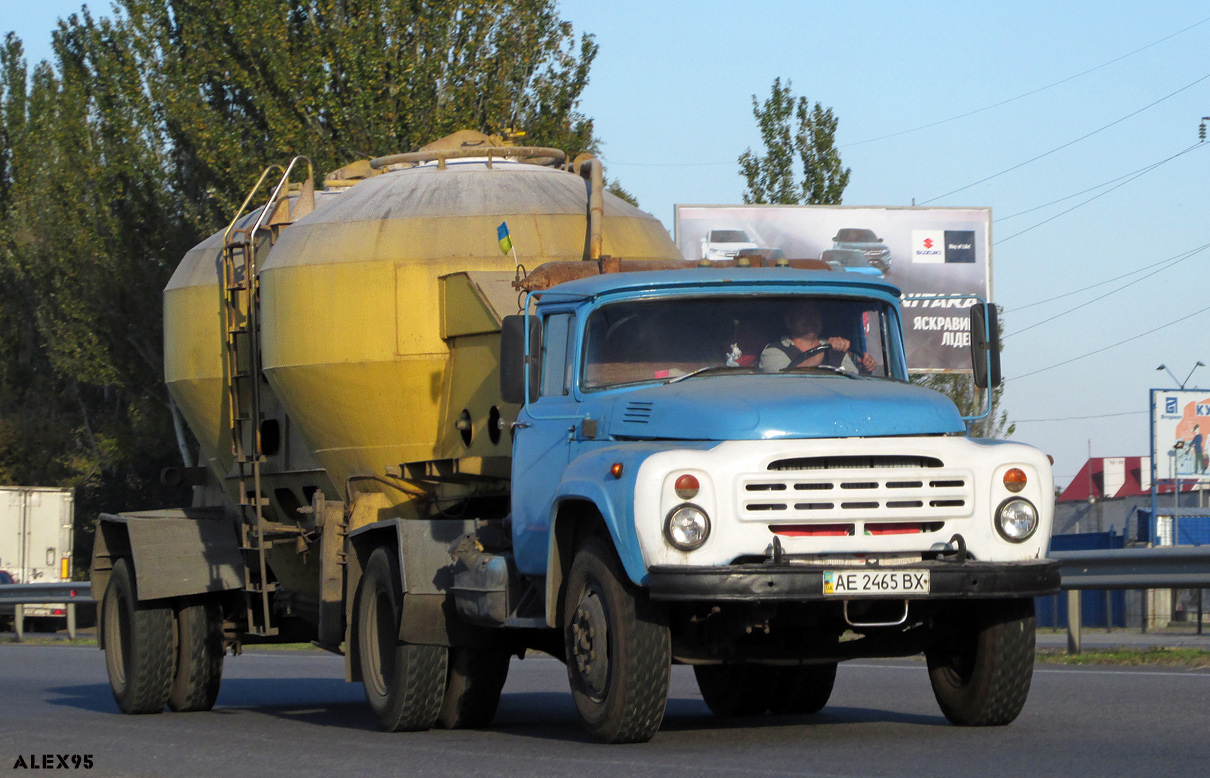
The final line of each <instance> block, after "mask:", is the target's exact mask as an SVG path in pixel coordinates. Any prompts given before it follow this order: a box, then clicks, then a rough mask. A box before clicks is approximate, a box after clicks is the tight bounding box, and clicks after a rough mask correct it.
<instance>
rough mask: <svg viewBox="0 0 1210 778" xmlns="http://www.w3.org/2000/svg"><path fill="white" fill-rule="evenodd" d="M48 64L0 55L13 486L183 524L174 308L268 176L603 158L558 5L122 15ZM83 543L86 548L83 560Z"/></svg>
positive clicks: (0, 332) (1, 239)
mask: <svg viewBox="0 0 1210 778" xmlns="http://www.w3.org/2000/svg"><path fill="white" fill-rule="evenodd" d="M118 6H119V7H118V10H119V12H120V13H119V14H118V15H117V16H115V17H114V18H100V19H94V18H93V17H92V16H91V15H90V14H89V13H88V12H87V11H86V10H85V11H82V12H81V14H79V15H76V16H72V17H69V18H68V19H67V20H66V21H63V22H60V24H59V27H58V29H57V30H56V32H55V33H54V41H53V52H54V54H53V59H52V61H50V62H42V63H38V64H36V65H35V66H34V67H33V68H32V69H31V68H29V67H28V66H27V64H26V62H25V58H24V52H23V50H22V46H21V43H20V41H19V40H18V39H16V37H15V36H13V35H9V36H8V37H7V38H6V39H5V40H4V42H3V45H2V46H0V288H3V289H4V291H5V294H4V295H2V296H0V481H5V482H12V483H26V484H37V485H48V486H49V485H60V486H75V487H77V506H78V508H77V512H78V515H80V516H81V517H82V518H83V520H84V522H85V524H86V526H88V525H90V523H89V521H88V517H90V516H91V515H95V512H97V511H98V510H101V509H104V510H118V509H136V508H145V507H155V506H162V505H166V504H177V503H178V501H179V500H181V499H183V498H184V496H183V495H181V494H179V493H171V492H169V491H166V488H165V487H161V486H160V484H159V479H158V473H159V470H160V468H161V467H163V466H166V465H170V464H180V463H181V454H180V449H179V448H178V446H177V445H176V436H175V434H174V429H173V426H174V425H173V423H172V420H173V408H172V403H171V400H170V399H169V397H168V394H167V391H166V388H165V385H164V381H163V353H162V342H161V335H160V332H161V321H162V308H161V290H162V289H163V287H164V285H165V283H166V282H167V279H168V277H169V276H170V274H171V272H172V270H173V268H174V267H175V266H176V264H177V262H178V261H179V260H180V258H181V257H182V256H183V254H184V253H185V251H186V250H187V249H188V247H189V246H191V245H194V244H195V243H196V242H197V241H198V240H199V239H200V238H201V236H203V235H206V234H209V233H211V232H213V231H214V230H216V229H219V228H221V227H222V226H223V225H225V224H226V222H227V220H228V219H230V217H231V216H232V215H233V211H234V210H235V208H236V207H238V205H239V203H240V202H241V201H242V199H243V197H244V195H245V194H246V192H247V189H248V187H249V185H250V184H251V182H252V181H254V180H255V177H256V175H257V174H258V173H259V172H260V170H261V168H263V167H264V166H265V165H266V164H269V163H272V162H279V161H282V160H283V159H287V158H289V157H290V156H292V155H294V154H299V153H301V154H306V155H307V156H309V157H310V158H311V159H312V161H313V162H314V164H315V168H316V172H317V173H322V172H323V171H325V170H332V169H334V168H337V167H340V166H342V165H344V164H346V163H347V162H350V161H352V160H354V159H358V158H364V157H369V156H377V155H383V154H388V153H394V152H398V151H410V150H414V149H416V148H418V147H419V146H421V145H423V144H425V143H427V142H429V141H432V140H435V139H437V138H439V137H441V136H443V135H445V134H448V133H449V132H452V131H454V130H458V129H464V128H470V129H478V130H480V131H484V132H492V133H495V132H499V131H500V130H502V129H504V128H509V127H516V128H517V129H521V130H525V131H526V142H527V143H530V144H532V145H543V146H556V147H559V148H563V149H565V150H566V151H568V152H569V153H570V154H571V155H572V156H573V157H574V155H575V154H577V153H579V152H581V151H593V150H595V149H596V146H597V141H596V138H595V136H594V135H593V124H592V120H591V119H589V118H587V117H585V116H583V115H582V114H580V113H579V111H578V105H579V101H580V95H581V93H582V91H583V89H584V87H585V86H586V85H587V83H588V72H589V68H590V66H591V63H592V61H593V59H594V57H595V55H596V51H597V47H596V44H595V43H594V42H593V39H592V37H591V36H587V35H582V36H579V37H578V38H577V37H576V36H575V35H574V34H573V31H572V29H571V26H570V25H569V24H567V23H566V22H563V21H561V20H560V19H559V18H558V15H557V9H556V4H555V2H554V1H553V0H449V1H448V2H436V1H434V0H210V2H207V3H196V2H192V1H191V0H118ZM88 553H89V545H88V543H87V542H79V543H77V557H78V558H80V559H84V560H85V561H86V559H87V555H88Z"/></svg>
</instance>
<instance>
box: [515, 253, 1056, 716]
mask: <svg viewBox="0 0 1210 778" xmlns="http://www.w3.org/2000/svg"><path fill="white" fill-rule="evenodd" d="M535 298H536V299H535V301H534V305H533V306H532V308H531V310H532V312H531V313H528V314H526V315H525V316H524V317H517V319H519V320H520V319H524V320H525V323H523V324H522V323H520V322H514V326H512V327H509V326H506V327H505V329H504V340H503V343H502V353H501V360H502V376H503V379H502V380H504V381H505V382H506V383H507V382H510V381H511V382H512V383H513V384H514V385H513V386H511V387H509V386H504V387H503V390H504V394H505V396H506V398H507V397H508V396H509V395H510V394H512V395H513V396H514V397H516V398H518V399H521V400H523V403H522V407H521V409H520V412H519V414H518V416H517V421H516V423H515V425H514V428H513V433H514V443H513V472H512V497H511V500H512V515H511V532H512V539H513V553H514V556H515V565H516V570H517V573H518V574H519V575H520V576H521V577H522V578H528V579H531V580H534V581H538V580H541V581H544V586H545V592H546V604H547V608H546V619H547V625H548V626H549V627H561V628H562V629H563V630H564V633H565V638H566V641H565V642H566V648H567V661H568V668H569V676H570V678H571V682H572V688H573V692H575V694H576V701H577V705H578V706H579V707H580V712H581V715H582V716H584V717H585V720H586V721H587V722H592V721H594V720H598V719H600V718H601V717H602V716H603V715H604V714H603V710H604V708H605V707H608V705H609V704H610V702H611V700H612V696H613V695H614V694H622V695H625V694H626V693H627V692H626V690H625V689H620V688H615V687H617V686H619V685H623V686H624V685H625V681H624V677H625V672H624V669H625V668H623V667H619V664H618V662H619V659H620V658H623V657H625V658H627V661H632V659H633V657H628V652H627V651H626V650H625V642H626V641H636V640H637V641H639V642H641V643H643V644H644V645H646V646H647V649H645V653H646V654H647V655H650V656H654V657H656V658H655V660H654V661H655V663H656V665H660V666H662V665H666V664H667V663H668V662H684V663H690V664H693V665H694V668H695V673H696V674H697V677H698V681H699V686H700V687H701V689H702V693H703V696H704V697H705V699H706V702H707V704H708V705H710V707H711V708H712V709H714V710H715V712H716V713H720V714H723V715H729V714H736V713H743V712H750V711H749V708H752V709H753V710H755V708H762V710H763V709H765V708H769V709H782V710H794V711H797V712H812V711H809V710H805V709H804V708H803V706H804V705H806V707H807V708H810V707H812V706H814V705H815V704H816V703H818V705H819V707H822V704H823V702H826V699H827V694H828V693H830V690H831V679H832V678H834V675H835V666H836V663H837V662H838V661H840V660H843V659H848V658H854V657H859V656H897V655H908V654H915V653H919V652H921V651H924V652H925V654H926V656H927V657H928V658H929V667H930V675H931V677H932V680H933V687H934V691H935V692H936V695H937V698H938V701H939V702H940V703H941V706H942V709H943V711H945V713H946V715H947V716H948V717H950V718H951V720H953V721H955V722H956V723H960V724H998V723H1007V721H1011V720H1012V719H1013V718H1015V716H1016V715H1017V712H1019V710H1020V706H1021V705H1022V704H1023V703H1024V699H1025V697H1024V694H1025V691H1027V690H1028V686H1029V678H1030V673H1031V672H1032V654H1033V651H1032V648H1033V610H1032V599H1031V598H1032V597H1033V596H1035V595H1040V594H1045V593H1049V592H1053V591H1054V590H1055V589H1056V588H1057V584H1058V573H1057V565H1056V564H1055V563H1054V562H1051V561H1049V560H1046V559H1045V554H1046V550H1047V545H1048V542H1049V535H1050V524H1051V516H1052V511H1053V486H1052V476H1051V471H1050V465H1049V462H1048V460H1047V458H1046V457H1045V456H1044V455H1043V454H1042V453H1041V452H1039V451H1037V450H1036V449H1033V448H1031V447H1029V446H1025V445H1021V444H1016V443H1009V442H1000V441H988V440H974V439H971V438H968V437H967V435H966V426H965V423H964V420H963V418H962V417H961V416H960V415H959V412H958V410H957V409H956V407H955V406H954V404H953V403H952V402H951V401H950V400H949V399H948V398H946V397H944V396H943V395H940V394H938V393H936V392H933V391H930V390H927V389H923V388H920V387H916V386H913V385H911V384H910V383H909V382H908V365H907V360H906V355H905V350H904V344H903V337H902V327H901V318H900V311H899V305H898V299H899V293H898V290H897V289H896V288H895V287H893V286H891V285H889V284H887V283H886V282H885V281H882V280H881V279H878V278H873V277H868V276H856V275H853V274H838V273H829V272H818V271H809V270H797V269H791V268H759V269H758V268H751V269H749V268H727V269H722V268H702V269H692V270H682V271H676V272H668V271H664V272H631V273H616V274H607V275H598V276H591V277H588V278H583V279H579V280H575V281H570V282H566V283H563V284H559V285H556V286H554V287H552V288H550V289H549V290H547V291H544V292H541V293H539V294H536V295H535ZM804 308H806V309H809V310H811V311H813V313H812V314H811V315H813V316H815V317H817V318H818V319H819V320H820V321H819V324H817V325H815V328H816V329H819V328H820V327H822V331H820V332H817V333H815V334H816V336H817V337H816V340H817V341H818V342H819V344H820V345H819V346H817V347H815V348H812V349H809V350H807V351H805V352H804V351H802V350H801V349H798V348H796V347H794V346H793V345H789V346H787V344H789V343H790V342H791V341H792V338H790V337H788V336H787V328H788V327H789V326H791V322H792V320H793V318H794V316H795V315H796V311H801V310H802V309H804ZM793 342H799V343H800V342H802V341H793ZM811 352H814V353H811ZM522 354H523V355H525V356H524V357H522V356H521V355H522ZM522 359H524V360H525V361H526V364H528V365H529V369H528V370H517V371H509V370H507V367H508V365H509V364H510V363H515V362H517V361H518V360H522ZM584 553H587V555H588V557H589V559H588V562H587V563H585V564H583V565H581V561H582V560H581V555H582V554H584ZM580 568H583V569H580ZM594 576H595V578H594ZM610 576H615V577H616V579H617V580H615V581H610V580H605V579H608V578H609V577H610ZM615 595H616V597H615ZM614 600H617V601H616V602H615V601H614ZM626 614H629V615H630V616H634V614H647V618H646V621H647V622H648V623H646V624H644V623H643V622H644V618H643V617H642V616H641V615H640V616H638V617H636V618H637V619H638V620H637V621H636V622H634V623H629V622H628V621H627V618H624V616H625V615H626ZM653 625H654V626H653ZM648 628H649V629H648ZM644 630H646V633H650V634H646V633H645V632H644ZM619 632H625V633H626V635H625V639H624V640H622V642H620V643H617V642H616V641H618V640H621V637H620V636H619V635H618V633H619ZM630 633H635V634H630ZM601 635H608V636H609V638H607V640H609V641H610V643H609V645H608V647H607V650H604V651H602V650H600V649H601V646H600V645H599V642H600V640H601V637H600V636H601ZM644 635H645V636H644ZM590 636H595V638H594V637H590ZM980 636H982V637H980ZM981 640H983V641H984V642H980V641H981ZM987 640H991V641H992V643H994V644H995V645H996V646H997V647H996V648H995V649H994V650H1005V647H1006V646H1007V647H1008V648H1011V649H1012V650H1014V651H1016V653H1015V654H1014V656H1016V655H1018V654H1021V655H1024V653H1026V651H1025V649H1026V648H1028V652H1027V653H1028V655H1029V661H1028V662H1026V661H1024V660H1022V661H1021V662H1018V663H1017V664H1016V665H1014V666H1013V667H1011V668H1009V669H1008V671H1007V674H1006V673H1005V672H1000V673H999V674H998V675H996V677H995V678H994V679H990V680H989V678H985V677H983V676H981V675H979V673H980V672H982V671H981V670H979V669H978V668H980V667H983V666H984V665H981V664H980V662H981V661H983V660H986V656H985V652H986V651H987V650H993V649H989V648H987V646H988V645H989V644H988V643H987ZM996 641H1000V642H999V643H996ZM1014 641H1015V642H1014ZM615 643H616V644H615ZM665 644H666V646H667V648H666V654H665V653H663V650H656V649H654V648H653V647H654V646H663V645H665ZM981 652H983V653H981ZM603 656H604V657H610V658H609V659H603V658H602V657H603ZM603 662H605V663H608V666H607V667H603V666H602V663H603ZM972 668H975V669H972ZM649 670H650V672H656V669H653V668H649ZM1001 670H1002V671H1003V668H1001ZM987 672H989V673H990V672H991V671H990V670H989V671H987ZM657 677H658V673H657ZM989 683H990V686H989ZM825 687H826V688H825ZM786 690H796V691H791V692H787V691H786ZM665 692H666V689H665ZM787 694H788V695H789V696H788V697H787V696H786V695H787ZM821 698H822V702H821V701H820V699H821ZM1006 700H1007V703H1006V702H1005V701H1006ZM650 704H654V703H649V705H650ZM661 706H662V702H661ZM754 706H755V707H754ZM762 706H763V707H762ZM661 709H662V708H661ZM606 718H608V717H607V716H606ZM615 726H622V727H624V726H625V724H618V723H617V722H612V723H610V724H609V725H608V726H606V727H605V729H604V730H594V732H595V734H598V736H601V735H602V733H603V732H604V734H605V739H610V738H611V737H612V735H611V733H612V730H611V729H610V727H615ZM591 728H592V727H591V726H590V729H591Z"/></svg>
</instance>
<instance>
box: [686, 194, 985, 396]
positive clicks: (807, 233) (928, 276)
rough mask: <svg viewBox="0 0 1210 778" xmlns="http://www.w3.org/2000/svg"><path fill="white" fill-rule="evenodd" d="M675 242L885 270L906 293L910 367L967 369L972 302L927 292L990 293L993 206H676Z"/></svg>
mask: <svg viewBox="0 0 1210 778" xmlns="http://www.w3.org/2000/svg"><path fill="white" fill-rule="evenodd" d="M676 243H677V246H678V247H679V248H680V250H681V254H682V255H684V257H685V258H686V259H693V260H700V259H729V258H732V257H733V256H734V254H735V253H736V251H737V250H739V249H741V248H752V247H757V248H761V249H778V250H780V251H781V252H783V253H784V254H785V256H786V257H787V258H789V259H822V260H824V261H826V262H828V264H830V265H832V267H833V269H835V270H840V271H845V272H855V273H862V274H865V275H878V276H882V277H885V278H886V279H887V280H888V281H890V282H891V283H893V284H895V285H896V286H898V287H899V289H900V291H901V292H902V293H903V314H904V321H903V328H904V336H905V340H906V345H907V351H908V354H907V356H908V366H909V367H910V368H911V369H912V370H914V371H922V372H923V371H946V372H957V371H967V370H970V350H969V346H970V315H969V310H968V309H969V308H970V306H971V305H973V304H974V302H975V301H974V300H971V299H966V300H932V299H924V298H931V297H936V296H939V295H978V296H979V297H982V298H983V299H985V300H988V301H990V300H991V299H992V298H991V209H990V208H915V207H911V208H908V207H903V208H891V207H883V208H872V207H854V206H843V205H677V206H676Z"/></svg>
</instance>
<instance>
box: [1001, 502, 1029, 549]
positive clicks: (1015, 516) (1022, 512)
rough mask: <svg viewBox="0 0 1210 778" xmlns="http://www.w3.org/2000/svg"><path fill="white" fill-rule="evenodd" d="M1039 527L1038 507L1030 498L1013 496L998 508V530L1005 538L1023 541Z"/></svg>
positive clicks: (1018, 541)
mask: <svg viewBox="0 0 1210 778" xmlns="http://www.w3.org/2000/svg"><path fill="white" fill-rule="evenodd" d="M1037 529H1038V509H1037V508H1035V507H1034V505H1033V503H1031V502H1030V501H1029V500H1024V499H1022V498H1020V497H1012V498H1009V499H1007V500H1005V501H1004V502H1002V503H1000V507H999V508H997V509H996V530H997V531H998V532H999V533H1000V535H1001V537H1003V538H1004V539H1005V540H1009V541H1012V542H1013V543H1022V542H1024V541H1026V540H1029V538H1030V536H1032V535H1033V534H1034V531H1035V530H1037Z"/></svg>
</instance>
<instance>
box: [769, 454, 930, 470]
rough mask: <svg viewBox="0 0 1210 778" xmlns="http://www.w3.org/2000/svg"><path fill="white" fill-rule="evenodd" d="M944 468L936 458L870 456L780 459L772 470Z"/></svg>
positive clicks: (773, 465)
mask: <svg viewBox="0 0 1210 778" xmlns="http://www.w3.org/2000/svg"><path fill="white" fill-rule="evenodd" d="M884 467H895V468H918V467H943V465H942V463H941V460H940V459H936V458H935V457H916V456H869V457H799V458H797V459H778V460H777V461H775V462H772V463H770V465H769V469H770V470H871V469H874V468H884Z"/></svg>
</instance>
